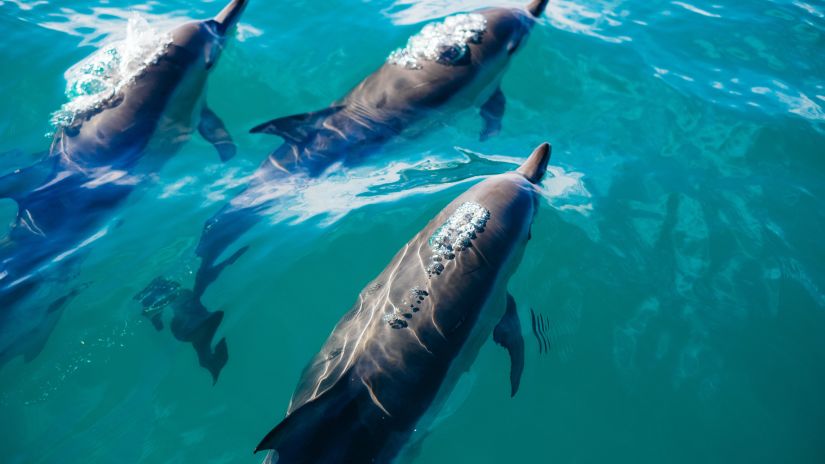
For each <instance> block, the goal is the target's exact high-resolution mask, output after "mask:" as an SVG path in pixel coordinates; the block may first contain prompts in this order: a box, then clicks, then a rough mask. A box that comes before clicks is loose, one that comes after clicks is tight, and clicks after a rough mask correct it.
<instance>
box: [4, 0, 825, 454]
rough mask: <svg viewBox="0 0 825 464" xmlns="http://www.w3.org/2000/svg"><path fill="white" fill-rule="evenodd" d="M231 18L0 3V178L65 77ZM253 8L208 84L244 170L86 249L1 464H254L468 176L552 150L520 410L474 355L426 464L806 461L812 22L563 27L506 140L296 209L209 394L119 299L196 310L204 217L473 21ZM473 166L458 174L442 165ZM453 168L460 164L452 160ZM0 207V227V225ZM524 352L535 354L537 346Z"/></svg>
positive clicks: (795, 16) (814, 320) (453, 143)
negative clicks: (185, 28) (418, 45)
mask: <svg viewBox="0 0 825 464" xmlns="http://www.w3.org/2000/svg"><path fill="white" fill-rule="evenodd" d="M219 3H220V2H217V3H215V2H203V3H202V4H201V3H199V4H196V5H194V6H192V5H189V2H163V4H155V3H150V4H144V5H143V6H134V5H132V4H130V3H128V2H122V1H119V0H118V1H110V2H108V3H106V4H99V5H94V6H92V5H89V4H88V3H87V2H76V1H62V2H59V3H57V2H51V3H49V2H42V1H38V2H29V1H14V2H10V1H5V2H2V4H0V25H1V26H2V28H0V30H2V31H3V33H4V41H3V44H2V45H0V50H2V54H0V56H2V58H3V60H4V62H5V66H2V67H0V96H2V101H3V102H4V105H3V108H4V109H2V110H0V134H2V137H0V153H2V154H0V172H7V171H10V170H13V169H16V168H19V167H22V166H25V165H27V164H30V163H31V162H32V161H33V160H35V159H36V156H35V154H36V153H37V152H41V151H43V150H45V149H47V148H48V144H49V139H48V138H47V137H45V136H44V135H43V134H45V133H47V132H49V131H50V130H51V127H50V125H49V120H50V117H51V114H52V112H54V111H55V110H57V109H59V108H60V106H61V105H62V104H63V103H65V101H66V98H65V96H64V90H65V87H66V81H65V78H64V73H65V72H66V71H67V70H68V69H70V68H71V67H72V66H73V65H75V64H76V63H77V62H79V61H80V60H82V59H83V58H85V57H86V56H88V55H90V54H91V53H93V52H94V51H95V50H96V49H98V48H100V47H104V46H106V44H107V43H109V42H110V41H111V40H113V39H115V38H117V37H123V36H124V35H125V33H126V21H127V20H128V18H129V17H130V16H131V14H132V13H131V11H134V10H137V11H140V12H141V14H142V15H143V16H144V17H145V18H147V20H148V21H149V23H150V24H151V25H152V27H156V28H159V29H163V28H165V27H168V26H169V25H172V24H175V23H176V22H177V21H180V20H182V19H185V18H200V17H205V16H208V15H211V14H213V13H214V11H216V10H217V9H218V8H219V7H220V5H219ZM324 3H325V4H324V6H319V4H318V2H303V1H296V2H289V3H284V4H279V5H277V6H273V5H272V4H270V2H260V1H258V2H255V1H253V2H252V4H251V5H250V6H249V8H248V9H247V11H246V13H245V15H244V18H243V21H242V25H241V28H240V30H239V33H238V34H239V36H240V38H241V39H242V40H241V41H235V43H233V44H232V46H231V47H230V48H229V49H228V50H227V52H226V53H225V54H224V55H223V56H222V58H221V60H220V62H219V64H218V65H217V68H216V70H215V72H214V73H213V74H212V76H211V78H210V84H209V86H210V87H209V90H208V100H209V101H210V105H211V106H212V108H213V109H214V110H215V111H216V112H217V113H218V114H220V115H221V116H222V117H223V118H224V120H225V122H226V123H227V125H228V128H229V129H230V130H231V131H232V132H233V135H234V136H235V139H236V141H237V143H238V146H239V154H238V156H237V157H236V159H234V160H233V161H231V162H230V163H229V164H226V165H222V164H220V163H219V162H218V161H217V156H216V154H215V153H214V150H213V149H212V147H210V146H208V145H207V144H206V142H204V141H202V140H201V139H199V138H197V137H195V138H193V140H192V141H191V142H190V143H189V144H187V145H186V147H185V148H184V149H183V150H182V151H181V152H180V153H179V154H178V155H177V156H176V157H175V158H174V159H173V161H172V162H170V163H169V164H168V165H167V166H166V167H165V168H164V169H163V171H162V172H161V173H160V174H159V175H158V178H157V180H156V182H154V183H153V184H152V185H150V186H148V187H147V188H145V189H143V190H142V191H141V192H140V193H139V194H137V195H133V196H132V197H130V201H129V203H128V205H126V206H125V207H124V208H122V209H120V210H119V213H118V215H117V217H116V218H114V219H113V220H112V222H111V223H110V227H109V229H108V232H107V233H106V234H105V235H103V236H101V237H100V238H99V239H98V240H97V241H96V242H95V243H94V244H93V248H92V249H93V251H92V253H91V254H90V256H89V257H88V258H87V259H86V260H85V261H84V262H83V264H82V266H81V267H80V269H79V270H78V271H77V275H75V276H73V277H72V279H73V281H74V282H78V283H88V287H87V288H86V289H85V290H84V291H83V292H82V293H80V294H79V295H78V296H77V297H76V298H75V299H74V300H73V301H72V303H71V304H70V305H69V306H68V307H67V308H66V309H65V310H64V312H63V314H62V316H61V318H60V321H59V324H58V325H57V328H56V330H55V332H54V333H53V335H52V337H51V338H50V339H49V342H48V344H47V345H46V347H45V349H44V350H43V352H42V353H41V355H40V356H39V357H38V358H36V359H35V360H33V361H32V362H30V363H23V362H22V360H21V359H16V360H15V361H13V362H11V363H9V364H8V365H6V366H5V367H4V368H3V369H2V371H0V417H2V418H3V419H4V422H5V423H6V424H9V425H8V426H7V427H5V428H4V433H3V434H2V436H0V456H2V457H3V459H2V460H3V462H12V463H29V462H50V461H53V460H56V459H60V460H62V461H64V462H111V461H113V460H119V461H121V462H136V461H142V462H194V461H199V462H250V463H252V462H260V460H261V459H262V456H253V455H252V454H251V450H252V449H253V448H254V446H255V444H257V442H258V440H259V439H260V438H261V436H262V435H263V434H264V433H266V431H268V430H269V429H270V428H271V427H272V426H273V425H274V424H275V423H276V422H277V421H278V420H279V419H280V417H281V416H282V414H283V412H284V410H285V408H286V406H287V403H288V401H289V397H290V395H291V393H292V390H293V388H294V386H295V382H296V380H297V378H298V375H299V373H300V371H301V369H302V368H303V366H304V364H305V362H306V361H307V360H308V359H309V357H310V356H311V355H312V354H314V353H315V352H316V351H317V349H318V348H319V347H320V345H321V343H322V342H323V340H324V339H325V337H326V336H327V334H328V333H329V331H330V330H331V328H332V327H333V325H334V323H335V322H336V321H337V320H338V318H339V317H340V316H341V314H342V313H343V312H344V311H346V310H347V309H348V308H349V307H350V305H351V303H352V302H353V300H354V298H355V296H356V294H357V292H358V291H359V290H360V289H361V288H362V287H363V286H364V285H365V283H366V282H368V281H369V280H370V279H371V278H372V277H374V276H375V275H376V274H377V273H378V272H380V270H381V269H383V267H384V265H385V264H386V263H387V261H388V260H389V259H390V258H391V257H392V255H393V254H394V253H395V251H397V249H398V248H400V246H401V245H402V244H403V243H404V242H405V241H406V240H408V239H409V238H410V237H411V236H412V235H413V234H414V233H415V232H416V231H417V230H418V229H419V228H420V227H422V226H423V225H424V224H425V223H426V222H427V220H428V219H429V218H430V217H431V216H432V215H434V214H435V213H436V212H437V211H438V210H439V209H440V208H441V207H442V206H443V205H444V204H445V203H447V202H448V201H449V200H450V199H452V198H453V197H454V196H455V195H457V194H458V193H460V192H461V191H463V190H464V189H465V188H467V187H468V186H469V185H470V184H471V183H473V182H476V181H477V180H478V179H479V176H484V175H488V174H492V173H496V172H501V171H504V170H507V169H509V168H510V167H511V165H510V164H508V163H507V161H512V160H513V159H518V158H521V157H523V156H525V155H526V154H527V153H528V152H529V150H530V149H531V148H533V147H534V146H535V145H537V144H538V143H539V142H541V141H543V140H550V141H551V142H552V143H553V145H554V156H553V161H552V164H553V174H555V176H554V177H553V178H551V179H548V180H547V181H545V184H544V187H545V193H546V198H545V201H544V202H543V204H542V210H541V212H540V215H539V217H538V218H537V219H536V223H535V225H534V228H533V240H532V241H531V243H530V246H529V248H528V253H527V255H526V256H525V259H524V261H523V263H522V265H521V267H520V270H519V272H518V273H517V274H516V275H515V276H514V278H513V279H512V281H511V284H510V288H511V290H512V292H513V294H514V295H515V297H516V300H517V302H518V303H519V306H520V308H521V315H522V322H523V324H524V327H525V329H527V325H526V323H527V315H528V313H529V311H528V308H529V307H533V308H534V309H535V310H537V311H540V312H542V313H543V314H545V315H546V316H548V318H549V319H550V321H551V323H552V324H551V329H550V331H549V332H550V336H551V343H552V349H551V351H550V353H549V354H548V355H542V356H539V355H538V354H537V351H538V350H537V347H536V344H535V341H534V340H533V339H532V337H531V336H530V335H527V337H528V343H529V345H528V358H527V366H526V370H525V377H524V379H523V383H522V389H521V391H520V392H519V394H518V396H517V397H516V398H515V399H509V398H508V388H509V387H508V385H507V372H508V371H507V369H508V365H507V360H506V354H505V353H504V352H503V350H500V349H499V348H497V347H495V346H493V345H492V344H488V345H487V346H485V348H484V349H483V351H482V353H481V355H480V356H479V359H478V362H477V363H476V365H475V368H474V372H473V376H474V379H475V380H474V382H473V384H472V386H471V388H469V389H468V391H467V393H466V395H465V396H466V397H465V398H464V400H463V404H461V405H460V406H459V407H457V408H456V409H455V412H454V413H453V414H452V416H451V417H449V418H448V419H446V420H444V421H443V422H442V423H441V424H440V426H439V427H438V428H437V429H436V430H435V431H434V432H433V433H432V434H431V435H430V436H429V437H428V439H427V440H426V441H425V443H424V447H423V450H422V453H421V455H420V458H419V461H420V462H501V461H503V460H505V459H507V460H509V461H512V462H527V461H528V460H529V461H532V462H604V461H627V462H651V463H653V462H697V461H699V462H731V461H737V462H738V461H750V462H822V460H823V458H825V444H823V441H822V430H825V400H823V399H822V394H821V391H825V370H824V369H823V367H822V366H825V336H823V334H825V268H823V266H822V264H821V263H822V262H823V259H825V246H823V245H822V243H821V237H823V236H825V230H823V229H825V227H824V226H823V225H825V208H824V207H823V202H822V198H825V191H823V185H825V183H824V182H823V179H825V177H824V176H825V172H824V171H825V149H823V147H825V136H824V135H823V129H824V128H825V127H823V120H825V113H823V106H824V105H825V89H823V85H825V79H824V78H823V77H824V76H825V59H824V58H823V57H822V53H821V51H822V50H823V46H825V36H823V34H825V18H824V17H823V15H825V4H824V3H822V2H813V1H809V2H778V1H777V2H768V1H765V2H744V4H743V3H742V2H717V3H694V2H659V3H655V2H654V3H649V2H648V3H643V2H621V1H605V2H598V1H583V2H553V4H552V5H550V7H549V9H548V14H547V17H546V19H545V20H544V21H543V22H542V24H541V26H540V27H538V28H536V29H535V30H534V31H533V34H532V36H531V37H530V39H529V42H528V44H527V45H526V46H525V47H523V48H522V50H521V51H520V52H519V54H518V55H517V57H516V58H515V59H514V61H513V64H512V66H511V68H510V70H509V71H508V74H507V75H506V77H505V80H504V85H503V90H504V92H505V94H506V95H507V97H508V109H507V113H506V115H505V118H504V128H503V131H502V133H501V134H500V135H499V136H498V137H495V138H493V139H491V140H489V141H487V142H484V143H481V142H479V141H478V138H477V133H478V130H479V128H480V122H479V118H478V117H477V115H476V114H475V112H474V111H466V112H464V113H461V114H460V115H457V116H456V117H455V118H451V120H450V121H449V123H448V124H443V125H439V126H437V127H435V128H433V129H432V130H431V131H429V132H428V133H426V134H423V135H421V136H419V137H416V138H414V139H408V140H399V141H396V142H394V143H392V144H390V145H388V146H386V147H384V149H382V150H381V151H380V152H379V153H377V154H375V155H373V156H372V157H371V158H369V159H368V160H367V161H366V162H365V163H364V165H362V166H359V167H358V168H355V169H353V170H348V171H345V172H333V173H332V174H331V175H330V176H328V177H326V178H324V179H321V180H320V181H318V182H316V183H314V184H313V185H310V186H307V187H306V188H301V189H300V191H299V192H298V193H296V195H295V200H294V202H293V203H292V205H293V206H292V207H291V208H290V211H288V212H281V213H279V214H276V215H273V216H272V220H271V221H269V222H270V223H269V224H267V225H262V226H259V227H257V228H256V229H254V230H253V231H252V232H251V233H250V234H248V235H247V236H246V237H245V238H244V239H242V240H241V241H240V242H239V244H249V245H251V249H250V251H249V252H248V253H247V254H246V255H245V256H244V257H243V258H242V259H241V260H240V261H239V262H238V263H236V264H235V265H234V266H233V267H231V268H229V269H228V270H227V271H226V272H225V273H224V274H223V275H222V276H221V278H220V280H219V281H218V283H217V284H216V285H214V286H213V287H212V288H211V289H210V290H209V292H208V293H207V294H206V297H205V303H206V305H207V306H208V307H209V308H210V309H211V310H218V309H222V310H224V311H226V319H225V320H224V323H223V325H222V327H221V331H220V333H219V337H221V336H225V337H226V338H227V343H228V345H229V351H230V360H229V363H228V365H227V366H226V368H225V369H224V371H223V373H222V374H221V379H220V381H219V382H218V384H217V385H216V386H214V387H213V386H211V381H210V378H209V374H208V373H207V372H206V371H205V370H203V369H200V368H199V367H198V366H197V363H196V359H195V355H194V353H193V351H192V349H191V347H190V346H188V345H183V344H181V343H179V342H177V341H175V340H174V339H173V338H172V337H171V335H170V334H169V333H168V331H164V332H155V330H154V329H153V328H152V327H151V324H149V322H148V320H146V319H145V318H143V317H142V316H141V315H140V307H139V305H138V304H137V302H135V301H133V300H132V297H133V296H134V295H135V294H136V293H137V292H138V291H140V290H141V289H142V288H144V287H145V286H146V284H148V283H149V281H151V279H152V278H154V277H155V276H157V275H160V274H163V275H166V276H168V277H173V278H176V279H178V280H182V281H184V282H185V283H191V272H192V271H193V270H194V266H195V265H196V264H197V263H196V262H195V261H194V259H193V258H192V256H193V248H194V246H195V244H196V243H197V240H198V238H199V235H200V230H201V226H202V224H203V222H204V221H205V220H206V219H207V218H208V217H210V216H211V215H212V214H213V213H214V212H215V211H216V210H217V209H218V208H220V205H221V204H222V203H223V201H225V200H226V199H227V198H229V197H231V196H232V194H233V192H235V191H237V189H239V188H240V186H241V185H242V184H243V179H244V177H245V176H247V175H248V174H249V173H251V172H252V170H253V169H254V168H255V167H256V166H257V164H258V163H259V162H260V160H261V159H262V158H263V157H264V156H265V155H266V153H267V152H268V150H270V149H271V148H273V147H274V146H276V144H278V143H280V140H279V139H277V138H274V137H266V136H255V135H250V134H247V133H246V132H247V130H248V128H250V127H252V126H254V125H256V124H258V123H260V122H262V121H264V120H267V119H270V118H272V117H275V116H279V115H287V114H292V113H298V112H304V111H311V110H315V109H319V108H321V107H324V106H326V105H327V104H328V103H329V102H330V101H332V100H334V99H336V98H338V97H339V96H341V95H342V94H344V93H345V92H346V91H347V90H349V88H350V87H351V86H353V85H354V84H355V83H357V82H358V81H359V80H360V79H362V78H363V77H364V76H365V75H366V74H367V73H369V72H371V71H372V70H374V69H375V68H376V67H377V66H378V65H379V64H380V63H381V62H382V61H383V60H384V59H385V58H386V56H387V55H388V54H389V52H390V51H392V50H394V49H395V48H398V47H400V46H403V45H404V43H406V40H407V37H408V36H409V35H410V34H412V33H414V32H416V31H417V30H418V29H419V28H420V27H421V23H422V22H423V21H427V20H430V19H435V18H439V17H442V16H444V15H445V14H449V13H453V12H458V11H465V10H469V9H472V8H475V7H480V6H485V5H487V4H486V3H482V2H478V1H468V2H455V1H406V0H404V1H399V2H397V3H395V4H394V3H393V2H391V1H371V2H354V1H351V2H332V1H330V2H324ZM455 147H460V148H462V149H465V150H469V152H467V151H464V152H461V151H457V150H456V149H455ZM467 153H469V155H468V154H467ZM13 213H14V205H13V204H11V202H8V201H5V200H4V201H0V220H2V221H3V222H8V221H10V220H11V218H12V217H13ZM528 330H529V329H528Z"/></svg>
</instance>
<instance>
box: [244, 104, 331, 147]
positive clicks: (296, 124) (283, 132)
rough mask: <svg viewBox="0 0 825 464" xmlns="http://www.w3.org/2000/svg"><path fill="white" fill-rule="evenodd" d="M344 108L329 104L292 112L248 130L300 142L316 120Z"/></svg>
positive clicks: (305, 138)
mask: <svg viewBox="0 0 825 464" xmlns="http://www.w3.org/2000/svg"><path fill="white" fill-rule="evenodd" d="M343 108H344V106H343V105H340V106H330V107H329V108H324V109H322V110H320V111H313V112H312V113H302V114H294V115H292V116H284V117H282V118H275V119H273V120H271V121H267V122H265V123H263V124H260V125H257V126H255V127H253V128H252V129H250V130H249V132H251V133H253V134H259V133H263V134H272V135H277V136H279V137H282V138H284V140H287V141H289V142H293V143H302V142H304V141H306V140H307V139H308V138H309V136H310V134H311V133H312V131H313V130H315V129H316V128H317V127H318V124H317V123H318V122H319V121H321V120H323V119H324V118H327V117H329V116H331V115H333V114H335V113H337V112H339V111H341V110H342V109H343Z"/></svg>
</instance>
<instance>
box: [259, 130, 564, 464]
mask: <svg viewBox="0 0 825 464" xmlns="http://www.w3.org/2000/svg"><path fill="white" fill-rule="evenodd" d="M549 158H550V146H549V145H548V144H546V143H545V144H542V145H540V146H539V147H538V148H536V149H535V151H533V153H532V154H531V155H530V157H529V158H528V159H527V161H525V162H524V164H522V165H521V167H519V168H518V169H517V170H515V171H511V172H508V173H505V174H500V175H497V176H493V177H490V178H488V179H487V180H485V181H483V182H481V183H479V184H477V185H475V186H474V187H472V188H470V189H469V190H467V191H466V192H465V193H463V194H462V195H460V196H459V197H458V198H456V199H455V200H453V201H452V202H450V203H449V204H448V205H447V206H446V207H445V208H444V209H443V210H441V212H440V213H438V215H437V216H436V217H435V218H433V219H432V220H431V221H430V222H429V223H428V224H427V225H426V226H425V227H424V229H423V230H421V231H420V232H419V233H418V234H416V235H415V237H413V238H412V240H410V241H409V242H408V243H407V244H406V245H405V246H404V247H403V248H402V249H401V250H400V251H399V252H398V253H397V254H396V255H395V257H394V258H393V259H392V261H390V263H389V264H388V265H387V267H386V268H385V269H384V271H383V272H381V274H379V275H378V277H376V278H375V279H374V280H373V281H372V282H370V283H369V284H368V285H367V286H366V288H364V290H362V291H361V293H360V294H359V295H358V300H357V301H356V303H355V305H354V306H353V307H352V309H350V311H349V312H347V313H346V314H345V315H344V316H343V317H342V318H341V320H340V321H339V322H338V324H337V325H336V326H335V329H333V331H332V333H331V334H330V336H329V338H328V339H327V341H326V343H324V345H323V347H322V348H321V351H319V352H318V354H316V355H315V357H314V358H313V359H312V360H311V361H310V363H309V364H308V365H307V367H306V368H305V370H304V372H303V374H302V376H301V379H300V381H299V382H298V386H297V388H296V390H295V393H294V395H293V397H292V400H291V402H290V404H289V407H288V411H287V416H286V418H285V419H284V420H283V421H281V422H280V423H279V424H278V425H277V426H276V427H275V428H274V429H272V431H271V432H269V434H267V435H266V437H265V438H264V439H263V440H262V441H261V443H260V444H259V445H258V447H257V449H256V451H260V450H273V451H270V453H269V454H268V456H267V460H266V461H265V462H277V463H278V464H299V463H339V462H347V463H386V462H393V461H394V460H396V459H398V458H399V457H404V456H405V454H404V453H406V452H408V450H410V449H414V448H412V447H410V448H405V445H407V444H408V442H409V441H411V440H410V439H411V437H412V436H413V435H414V434H413V431H414V430H418V431H426V430H427V429H428V428H429V427H431V426H432V425H433V421H434V418H435V415H436V414H437V413H438V411H439V409H441V408H442V406H443V405H444V403H445V401H446V399H447V398H448V397H449V395H450V392H451V390H452V389H453V387H454V386H455V384H456V382H457V381H458V380H459V378H460V377H461V376H462V375H463V374H464V373H466V372H467V371H468V370H469V368H470V366H471V365H472V363H473V362H474V360H475V358H476V356H477V354H478V352H479V350H480V348H481V346H482V345H483V344H484V343H485V341H486V340H487V339H488V338H489V337H490V335H492V336H493V340H494V341H495V342H496V343H497V344H499V345H502V346H503V347H504V348H506V349H507V351H508V352H509V356H510V360H511V368H510V393H511V395H515V394H516V392H517V391H518V388H519V381H520V378H521V372H522V370H523V368H524V339H523V337H522V333H521V323H520V322H519V319H518V314H517V311H516V305H515V300H514V299H513V297H512V296H510V294H509V293H508V291H507V283H508V280H509V279H510V276H511V275H512V274H513V272H514V271H515V270H516V268H517V267H518V265H519V262H520V261H521V257H522V255H523V253H524V249H525V246H526V245H527V241H528V240H529V238H530V230H531V226H532V223H533V217H534V215H535V214H536V210H537V208H538V193H537V188H536V184H537V183H538V182H540V181H541V179H542V176H543V175H544V173H545V171H546V169H547V162H548V161H549ZM423 433H426V432H423Z"/></svg>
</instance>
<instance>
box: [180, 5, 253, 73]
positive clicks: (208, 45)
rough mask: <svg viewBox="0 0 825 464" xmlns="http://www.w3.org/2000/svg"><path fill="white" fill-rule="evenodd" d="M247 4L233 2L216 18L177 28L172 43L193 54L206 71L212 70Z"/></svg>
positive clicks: (189, 23) (193, 22)
mask: <svg viewBox="0 0 825 464" xmlns="http://www.w3.org/2000/svg"><path fill="white" fill-rule="evenodd" d="M247 3H248V1H247V0H231V1H230V2H229V4H228V5H226V6H225V7H224V8H223V10H221V12H220V13H218V14H217V15H216V16H215V17H214V18H210V19H206V20H202V21H190V22H188V23H186V24H183V25H181V26H179V27H177V28H175V29H174V30H173V31H172V43H173V44H174V45H175V46H177V47H179V48H182V49H185V50H187V51H189V52H191V53H193V54H194V55H195V56H196V57H197V58H198V61H199V62H201V63H202V64H203V66H204V67H205V68H206V69H210V68H212V66H213V65H214V64H215V62H216V61H217V60H218V57H219V56H220V53H221V51H222V50H223V47H224V45H225V44H226V40H227V38H228V37H229V35H230V32H231V31H232V30H233V28H234V27H235V26H236V25H237V24H238V20H239V19H240V17H241V13H242V12H243V10H244V8H245V7H246V4H247Z"/></svg>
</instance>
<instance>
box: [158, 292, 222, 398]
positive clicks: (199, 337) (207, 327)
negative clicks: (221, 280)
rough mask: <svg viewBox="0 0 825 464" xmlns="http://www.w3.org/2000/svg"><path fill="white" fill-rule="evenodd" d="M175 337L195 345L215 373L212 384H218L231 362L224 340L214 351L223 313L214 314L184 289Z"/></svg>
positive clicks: (203, 362)
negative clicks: (228, 362)
mask: <svg viewBox="0 0 825 464" xmlns="http://www.w3.org/2000/svg"><path fill="white" fill-rule="evenodd" d="M174 311H175V314H174V316H173V318H172V324H171V329H172V335H174V336H175V338H177V339H178V340H180V341H182V342H188V343H191V344H192V347H193V348H194V349H195V353H197V355H198V362H199V363H200V365H201V367H203V368H205V369H206V370H208V371H209V373H210V374H212V384H213V385H214V384H215V383H217V382H218V376H219V375H220V373H221V370H222V369H223V367H224V366H225V365H226V362H227V361H228V360H229V352H228V350H227V347H226V339H225V338H222V339H220V340H219V341H218V343H217V344H216V345H215V348H214V349H212V340H213V339H214V338H215V334H216V333H217V331H218V327H219V326H220V324H221V321H223V315H224V312H223V311H215V312H210V311H209V310H208V309H206V307H205V306H204V305H203V303H201V302H200V300H199V299H198V298H196V297H195V296H194V294H193V293H192V291H191V290H181V291H180V296H179V297H178V299H177V300H176V301H175V304H174Z"/></svg>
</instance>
